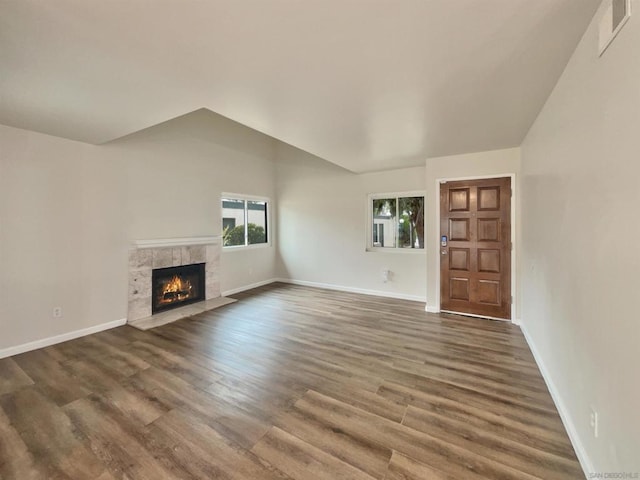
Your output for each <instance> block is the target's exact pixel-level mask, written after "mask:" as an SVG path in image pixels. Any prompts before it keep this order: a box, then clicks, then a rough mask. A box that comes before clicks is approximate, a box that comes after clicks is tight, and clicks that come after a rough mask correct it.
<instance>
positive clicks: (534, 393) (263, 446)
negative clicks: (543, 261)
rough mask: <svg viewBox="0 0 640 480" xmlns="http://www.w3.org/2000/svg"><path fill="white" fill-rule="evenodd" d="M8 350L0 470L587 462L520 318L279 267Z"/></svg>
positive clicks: (305, 475) (308, 477)
mask: <svg viewBox="0 0 640 480" xmlns="http://www.w3.org/2000/svg"><path fill="white" fill-rule="evenodd" d="M234 297H236V298H238V299H239V301H238V302H237V303H234V304H231V305H228V306H225V307H222V308H220V309H217V310H213V311H210V312H204V313H201V314H198V315H196V316H194V317H191V318H188V319H183V320H179V321H178V322H175V323H172V324H169V325H164V326H162V327H159V328H155V329H153V330H149V331H145V332H142V331H139V330H136V329H134V328H131V327H129V326H124V327H120V328H117V329H113V330H109V331H106V332H102V333H98V334H95V335H91V336H88V337H84V338H81V339H77V340H73V341H70V342H66V343H63V344H59V345H55V346H52V347H48V348H44V349H41V350H37V351H33V352H29V353H25V354H22V355H17V356H15V357H11V358H6V359H3V360H0V478H1V479H3V480H13V479H17V480H23V479H81V480H87V479H99V480H114V479H136V480H137V479H150V480H159V479H191V478H197V479H250V480H256V479H280V480H282V479H300V480H312V479H328V480H337V479H354V480H371V479H381V480H382V479H386V480H412V479H433V480H452V479H456V480H458V479H505V480H507V479H509V480H510V479H513V480H515V479H518V480H527V479H544V480H554V479H558V480H559V479H575V478H584V476H583V473H582V471H581V469H580V466H579V464H578V461H577V460H576V457H575V454H574V452H573V449H572V447H571V444H570V443H569V439H568V438H567V435H566V433H565V431H564V429H563V426H562V423H561V421H560V418H559V416H558V414H557V411H556V409H555V407H554V404H553V402H552V400H551V397H550V396H549V393H548V391H547V389H546V386H545V383H544V381H543V379H542V377H541V376H540V373H539V371H538V369H537V367H536V365H535V362H534V360H533V357H532V355H531V353H530V351H529V349H528V347H527V344H526V342H525V340H524V338H523V336H522V334H521V332H520V330H519V329H518V327H515V326H513V325H510V324H508V323H503V322H495V321H488V320H478V319H470V318H464V317H456V316H440V315H434V314H428V313H425V312H424V309H423V305H422V304H421V303H416V302H408V301H402V300H392V299H385V298H378V297H369V296H363V295H357V294H349V293H341V292H334V291H328V290H320V289H313V288H308V287H299V286H292V285H284V284H273V285H269V286H267V287H262V288H259V289H255V290H252V291H250V292H245V293H243V294H238V295H235V296H234Z"/></svg>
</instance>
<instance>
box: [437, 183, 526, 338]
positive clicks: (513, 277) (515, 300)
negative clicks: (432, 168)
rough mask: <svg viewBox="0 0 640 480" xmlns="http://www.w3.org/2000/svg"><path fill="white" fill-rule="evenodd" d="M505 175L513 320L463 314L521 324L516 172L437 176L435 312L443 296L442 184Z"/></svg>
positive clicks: (438, 311) (469, 314)
mask: <svg viewBox="0 0 640 480" xmlns="http://www.w3.org/2000/svg"><path fill="white" fill-rule="evenodd" d="M505 177H509V178H511V245H512V246H513V248H512V249H511V296H512V297H513V302H512V303H511V320H506V319H504V318H494V317H487V316H485V315H474V314H471V313H464V314H462V315H467V316H469V317H478V318H490V319H493V320H501V321H503V322H505V321H506V322H509V321H510V322H511V323H513V324H514V325H519V324H520V322H519V320H518V319H517V318H516V313H517V312H518V308H517V307H518V300H519V299H518V295H517V293H518V291H517V289H516V285H517V281H516V279H517V278H518V276H517V273H518V272H517V265H516V258H517V256H516V251H517V248H518V245H517V242H516V240H517V239H516V199H517V197H516V187H517V185H516V174H515V173H501V174H494V175H475V176H469V177H447V178H436V188H435V192H436V194H435V197H434V198H435V202H436V203H435V204H436V205H437V208H436V232H435V235H434V237H433V245H432V247H431V249H432V251H433V252H435V254H436V265H435V268H436V272H438V273H437V275H436V292H437V298H436V304H435V306H436V311H435V312H434V313H440V296H441V291H440V261H441V255H440V185H441V184H443V183H446V182H458V181H461V180H463V181H464V180H487V179H490V178H505Z"/></svg>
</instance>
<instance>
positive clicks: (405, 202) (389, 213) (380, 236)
mask: <svg viewBox="0 0 640 480" xmlns="http://www.w3.org/2000/svg"><path fill="white" fill-rule="evenodd" d="M367 228H368V230H369V233H368V234H367V236H368V238H369V240H368V247H369V249H371V250H377V249H383V248H384V249H385V250H386V249H424V194H422V193H417V192H408V193H397V194H380V195H370V196H369V226H368V227H367Z"/></svg>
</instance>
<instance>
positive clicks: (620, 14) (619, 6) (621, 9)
mask: <svg viewBox="0 0 640 480" xmlns="http://www.w3.org/2000/svg"><path fill="white" fill-rule="evenodd" d="M630 16H631V0H605V2H604V13H603V14H602V18H600V42H599V46H600V55H602V54H603V53H604V51H605V50H606V49H607V47H608V46H609V45H610V44H611V42H612V41H613V39H614V38H616V35H618V32H619V31H620V30H621V29H622V27H623V26H624V24H625V23H627V20H629V17H630Z"/></svg>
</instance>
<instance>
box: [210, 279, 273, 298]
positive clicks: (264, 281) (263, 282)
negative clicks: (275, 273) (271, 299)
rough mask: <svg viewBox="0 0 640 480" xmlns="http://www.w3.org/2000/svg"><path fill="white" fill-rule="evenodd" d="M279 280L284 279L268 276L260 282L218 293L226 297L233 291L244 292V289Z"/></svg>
mask: <svg viewBox="0 0 640 480" xmlns="http://www.w3.org/2000/svg"><path fill="white" fill-rule="evenodd" d="M280 281H284V280H280V279H278V278H268V279H267V280H262V281H260V282H256V283H252V284H250V285H243V286H242V287H238V288H232V289H231V290H225V291H224V292H221V294H220V295H222V296H223V297H228V296H229V295H233V294H234V293H240V292H244V291H246V290H251V289H252V288H258V287H263V286H265V285H269V284H270V283H273V282H280Z"/></svg>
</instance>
